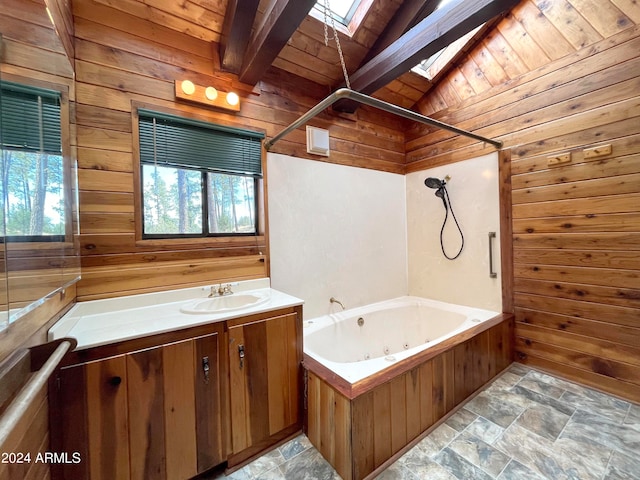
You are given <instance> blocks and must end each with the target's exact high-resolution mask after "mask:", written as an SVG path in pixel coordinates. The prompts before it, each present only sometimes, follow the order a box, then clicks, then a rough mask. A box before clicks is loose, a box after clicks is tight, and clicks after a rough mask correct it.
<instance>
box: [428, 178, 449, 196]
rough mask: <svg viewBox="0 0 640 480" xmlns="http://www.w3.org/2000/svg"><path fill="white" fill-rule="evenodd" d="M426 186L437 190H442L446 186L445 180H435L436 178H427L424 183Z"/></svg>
mask: <svg viewBox="0 0 640 480" xmlns="http://www.w3.org/2000/svg"><path fill="white" fill-rule="evenodd" d="M424 184H425V185H426V186H427V187H429V188H435V189H438V188H442V187H444V185H445V183H444V180H438V179H437V178H434V177H429V178H427V179H426V180H425V181H424ZM436 195H437V193H436Z"/></svg>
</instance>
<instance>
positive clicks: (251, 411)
mask: <svg viewBox="0 0 640 480" xmlns="http://www.w3.org/2000/svg"><path fill="white" fill-rule="evenodd" d="M301 318H302V310H301V307H296V308H294V309H291V311H290V312H289V313H284V312H283V313H282V314H281V315H274V316H269V317H266V318H265V317H264V316H262V317H260V316H254V317H247V318H242V319H237V320H231V321H228V322H227V328H228V333H227V334H228V352H229V362H228V363H229V395H230V420H231V444H230V455H229V458H228V459H227V461H228V466H229V468H230V469H233V467H234V466H236V465H238V464H242V463H244V462H246V461H247V459H250V458H252V457H254V456H255V455H257V454H258V453H260V452H262V451H263V450H265V449H266V448H268V447H270V446H272V445H274V444H276V443H278V442H280V441H282V440H284V439H285V438H287V437H289V436H291V435H292V434H294V433H296V432H297V431H299V430H300V429H301V428H302V413H303V412H302V392H303V382H302V367H301V363H302V320H301Z"/></svg>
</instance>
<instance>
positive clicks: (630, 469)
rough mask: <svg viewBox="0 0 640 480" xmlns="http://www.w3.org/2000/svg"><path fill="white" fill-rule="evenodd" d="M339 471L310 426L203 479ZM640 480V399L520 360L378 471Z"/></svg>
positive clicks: (474, 479) (441, 476)
mask: <svg viewBox="0 0 640 480" xmlns="http://www.w3.org/2000/svg"><path fill="white" fill-rule="evenodd" d="M214 479H215V480H223V479H230V480H325V479H326V480H339V479H340V477H339V476H338V474H337V473H336V472H335V471H334V470H333V468H332V467H331V466H330V465H329V464H328V462H326V461H325V460H324V459H323V458H322V456H321V455H320V453H319V452H318V451H317V450H316V449H315V448H313V446H312V445H311V443H310V442H309V440H308V438H307V437H306V436H304V435H300V436H298V437H296V438H295V439H293V440H292V441H290V442H288V443H286V444H284V445H282V446H280V447H279V448H277V449H275V450H273V451H272V452H270V453H268V454H266V455H264V456H262V457H260V458H259V459H257V460H255V461H254V462H252V463H250V464H248V465H246V466H245V467H243V468H242V469H240V470H238V471H236V472H234V473H232V474H231V475H229V476H225V475H224V474H223V473H211V474H209V475H206V476H202V477H200V480H214ZM422 479H428V480H456V479H457V480H489V479H498V480H563V479H568V480H592V479H593V480H640V406H639V405H635V404H630V403H628V402H625V401H623V400H620V399H616V398H614V397H611V396H609V395H605V394H603V393H600V392H597V391H595V390H593V389H590V388H587V387H583V386H581V385H577V384H574V383H571V382H568V381H565V380H562V379H560V378H556V377H553V376H551V375H548V374H546V373H543V372H540V371H537V370H533V369H530V368H528V367H526V366H524V365H520V364H513V365H511V366H510V367H509V368H508V370H507V371H505V372H503V373H502V374H501V375H500V376H499V377H498V378H496V380H495V381H494V382H492V384H491V385H489V386H487V388H485V390H484V391H482V392H481V393H480V394H478V395H477V396H476V397H474V398H473V399H472V400H470V401H469V402H467V404H466V405H464V406H463V407H462V408H460V410H458V411H457V412H456V413H455V414H454V415H452V416H451V417H450V418H449V419H448V420H447V421H446V422H444V423H443V424H442V425H440V426H438V427H437V428H435V429H434V430H433V431H432V432H431V433H430V434H429V435H428V436H427V437H425V438H424V439H422V440H421V441H420V443H418V444H417V445H416V446H415V447H414V448H412V449H411V450H409V451H408V452H407V453H406V454H405V455H403V456H402V457H401V458H400V459H399V460H398V461H396V462H395V463H394V464H393V465H391V466H390V467H389V468H388V469H387V470H385V471H384V472H382V473H381V474H380V475H379V476H378V477H377V480H422Z"/></svg>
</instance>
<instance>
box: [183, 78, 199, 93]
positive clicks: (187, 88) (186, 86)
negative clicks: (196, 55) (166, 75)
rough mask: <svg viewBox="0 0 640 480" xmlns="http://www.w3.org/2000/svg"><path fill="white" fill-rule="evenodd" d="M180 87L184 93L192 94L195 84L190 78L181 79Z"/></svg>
mask: <svg viewBox="0 0 640 480" xmlns="http://www.w3.org/2000/svg"><path fill="white" fill-rule="evenodd" d="M180 89H181V90H182V92H183V93H184V94H185V95H193V94H194V92H195V91H196V86H195V85H194V84H193V82H192V81H191V80H183V81H182V83H181V84H180Z"/></svg>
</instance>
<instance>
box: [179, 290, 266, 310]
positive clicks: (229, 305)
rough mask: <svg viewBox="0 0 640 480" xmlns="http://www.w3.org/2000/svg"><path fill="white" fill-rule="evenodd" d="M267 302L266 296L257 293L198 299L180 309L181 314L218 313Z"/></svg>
mask: <svg viewBox="0 0 640 480" xmlns="http://www.w3.org/2000/svg"><path fill="white" fill-rule="evenodd" d="M267 300H269V296H268V295H262V294H258V293H234V294H232V295H225V296H221V297H211V298H199V299H197V300H192V301H190V302H187V303H185V304H184V305H182V306H181V307H180V311H181V312H183V313H196V314H198V313H219V312H228V311H231V310H239V309H241V308H247V307H253V306H255V305H259V304H261V303H263V302H266V301H267Z"/></svg>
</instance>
